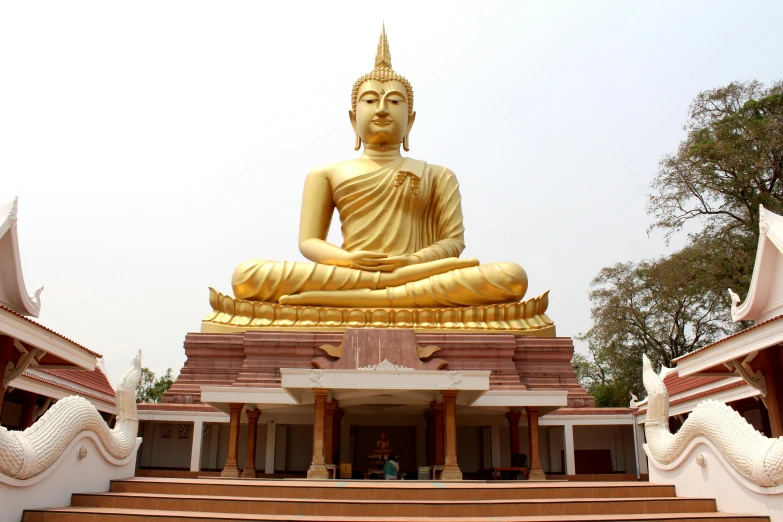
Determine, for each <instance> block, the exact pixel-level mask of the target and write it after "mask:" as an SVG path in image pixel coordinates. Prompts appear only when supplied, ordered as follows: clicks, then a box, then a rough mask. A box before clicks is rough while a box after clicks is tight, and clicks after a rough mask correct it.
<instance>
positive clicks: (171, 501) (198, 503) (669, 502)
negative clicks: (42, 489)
mask: <svg viewBox="0 0 783 522" xmlns="http://www.w3.org/2000/svg"><path fill="white" fill-rule="evenodd" d="M71 504H72V505H73V506H74V507H101V508H119V509H144V510H157V509H162V510H170V511H200V512H209V513H241V514H254V515H310V516H314V515H325V516H347V515H350V516H359V517H371V516H375V515H377V514H378V513H388V514H389V515H393V516H397V517H442V516H463V517H465V516H474V517H475V516H489V517H506V516H514V515H521V514H524V515H527V516H545V515H588V514H592V515H600V514H638V513H698V512H704V513H709V512H715V511H717V510H716V507H715V501H714V500H712V499H696V498H677V497H662V498H649V497H641V498H634V497H632V498H582V499H563V498H558V499H526V500H517V499H505V498H503V499H494V500H480V501H475V500H404V501H400V500H389V499H386V500H345V499H301V498H299V499H293V498H274V497H270V498H248V497H242V496H215V495H167V494H153V493H92V494H85V493H82V494H74V495H73V496H72V500H71Z"/></svg>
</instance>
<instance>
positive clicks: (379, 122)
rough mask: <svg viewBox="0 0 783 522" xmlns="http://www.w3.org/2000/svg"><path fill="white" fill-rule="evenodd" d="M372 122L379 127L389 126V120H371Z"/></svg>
mask: <svg viewBox="0 0 783 522" xmlns="http://www.w3.org/2000/svg"><path fill="white" fill-rule="evenodd" d="M372 122H373V123H374V124H376V125H378V126H379V127H385V126H386V125H391V122H392V121H391V120H372Z"/></svg>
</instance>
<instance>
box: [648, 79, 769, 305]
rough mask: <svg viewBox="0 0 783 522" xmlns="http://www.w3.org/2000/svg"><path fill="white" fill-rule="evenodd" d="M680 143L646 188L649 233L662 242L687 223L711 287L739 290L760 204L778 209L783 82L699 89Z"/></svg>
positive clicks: (746, 278)
mask: <svg viewBox="0 0 783 522" xmlns="http://www.w3.org/2000/svg"><path fill="white" fill-rule="evenodd" d="M688 116H689V119H688V123H687V124H686V125H685V130H686V131H687V137H686V139H685V140H684V141H683V142H682V143H680V146H679V148H678V149H677V152H676V153H675V154H671V155H667V156H665V157H664V158H663V159H662V160H661V162H660V165H659V170H658V174H657V176H656V177H655V178H654V179H653V182H652V184H651V188H652V193H651V194H650V196H649V201H648V206H647V210H648V212H649V213H650V214H651V215H652V216H653V217H654V220H655V221H654V222H653V224H652V225H651V227H650V230H651V231H652V230H661V231H663V232H664V233H665V235H666V238H667V240H668V239H669V238H671V237H672V235H673V234H674V233H676V232H679V231H681V230H682V228H683V226H685V225H686V224H687V223H689V222H691V223H693V225H694V226H695V227H696V231H694V232H691V233H690V234H689V240H690V241H691V242H692V243H700V244H702V245H703V246H702V250H703V251H709V255H710V258H711V261H712V262H713V265H712V266H711V267H710V276H711V277H712V283H711V284H712V285H713V288H714V289H718V288H720V292H721V295H724V296H725V297H724V298H725V299H728V294H727V293H726V288H728V287H733V288H734V289H735V290H736V289H739V290H743V289H745V288H747V287H748V284H749V283H750V277H751V274H752V272H753V262H754V259H755V252H756V245H757V244H758V222H759V205H760V204H761V205H764V206H765V207H766V208H768V209H769V210H772V211H773V212H777V213H781V212H783V82H777V83H775V84H774V85H773V86H772V87H770V88H765V87H764V86H763V85H762V84H761V83H759V82H756V81H752V82H745V83H739V82H736V83H731V84H729V85H727V86H726V87H722V88H719V89H714V90H709V91H705V92H703V93H701V94H699V95H698V96H697V97H696V99H695V100H694V101H693V103H692V104H691V107H690V110H689V114H688Z"/></svg>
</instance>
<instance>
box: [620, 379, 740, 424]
mask: <svg viewBox="0 0 783 522" xmlns="http://www.w3.org/2000/svg"><path fill="white" fill-rule="evenodd" d="M667 377H668V375H667ZM697 378H698V377H697ZM707 378H708V379H710V380H712V381H713V382H714V381H716V380H719V379H720V378H716V377H707ZM744 385H745V381H735V382H731V383H729V384H724V385H723V386H718V387H717V388H710V389H709V390H703V391H700V392H699V393H694V394H693V395H688V396H686V397H681V398H679V399H675V400H673V401H671V402H670V403H669V406H674V405H675V404H682V403H683V402H688V401H693V400H696V399H701V398H702V397H709V396H710V395H714V394H716V393H720V392H722V391H726V390H731V389H733V388H739V387H740V386H744ZM646 411H647V404H644V405H642V406H641V407H640V408H639V411H637V412H636V413H634V415H641V414H642V413H644V412H646Z"/></svg>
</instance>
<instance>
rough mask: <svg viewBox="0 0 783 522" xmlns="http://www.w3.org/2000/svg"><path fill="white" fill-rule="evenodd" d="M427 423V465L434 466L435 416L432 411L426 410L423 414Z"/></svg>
mask: <svg viewBox="0 0 783 522" xmlns="http://www.w3.org/2000/svg"><path fill="white" fill-rule="evenodd" d="M424 419H425V421H426V422H427V465H428V466H432V465H434V464H435V414H434V413H433V412H432V410H427V412H426V413H425V414H424Z"/></svg>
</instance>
